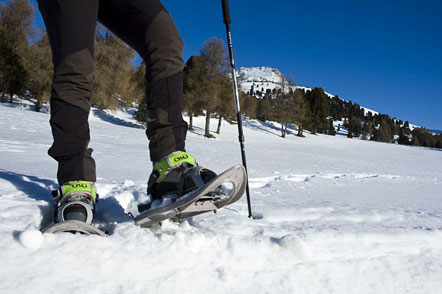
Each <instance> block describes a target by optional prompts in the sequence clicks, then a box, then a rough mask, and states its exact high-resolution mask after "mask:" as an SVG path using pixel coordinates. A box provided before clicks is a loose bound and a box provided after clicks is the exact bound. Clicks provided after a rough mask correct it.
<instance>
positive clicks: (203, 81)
mask: <svg viewBox="0 0 442 294" xmlns="http://www.w3.org/2000/svg"><path fill="white" fill-rule="evenodd" d="M183 91H184V95H183V109H184V111H185V112H186V113H187V115H188V116H189V129H190V130H193V117H194V116H198V115H201V114H202V109H203V104H204V101H205V100H206V99H207V97H206V96H207V93H208V92H209V86H208V77H207V74H206V72H205V71H204V68H203V64H202V60H201V57H200V56H191V57H190V58H189V60H187V62H186V66H185V67H184V87H183Z"/></svg>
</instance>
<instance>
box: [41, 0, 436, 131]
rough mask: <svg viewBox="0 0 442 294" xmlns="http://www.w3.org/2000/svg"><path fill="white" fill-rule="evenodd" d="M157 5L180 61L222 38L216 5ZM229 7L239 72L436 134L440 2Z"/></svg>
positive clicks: (172, 0) (320, 0) (215, 0)
mask: <svg viewBox="0 0 442 294" xmlns="http://www.w3.org/2000/svg"><path fill="white" fill-rule="evenodd" d="M162 2H163V4H164V5H165V6H166V8H167V9H168V10H169V12H170V13H171V14H172V16H173V18H174V20H175V22H176V24H177V27H178V30H179V31H180V33H181V36H182V38H183V40H184V42H185V49H184V58H185V59H186V60H187V58H189V57H190V56H191V55H197V54H199V50H200V48H201V45H202V44H203V43H204V41H206V40H207V39H209V38H211V37H218V38H222V39H225V27H224V24H223V20H222V10H221V0H210V1H208V0H192V1H178V0H164V1H162ZM33 3H34V4H35V2H34V1H33ZM230 10H231V17H232V25H231V28H232V37H233V47H234V51H235V61H236V64H237V67H240V66H247V67H250V66H264V65H265V66H271V67H275V68H278V69H279V70H280V71H281V72H282V73H284V74H285V75H286V76H287V77H288V76H289V75H292V76H293V79H294V81H295V83H296V84H298V85H303V86H309V87H322V88H323V89H324V90H326V91H327V92H329V93H332V94H335V95H338V96H339V97H341V98H343V99H346V100H351V101H353V102H356V103H358V104H360V105H363V106H366V107H368V108H371V109H373V110H376V111H379V112H382V113H386V114H389V115H390V116H392V117H397V118H399V119H403V120H409V121H410V122H411V123H415V124H418V125H422V126H425V127H427V128H431V129H442V114H441V112H442V37H441V36H442V17H441V15H442V1H440V0H421V1H418V0H408V1H407V0H403V1H401V0H384V1H378V0H372V1H347V0H334V1H326V0H310V1H296V0H293V1H261V0H255V1H249V0H230ZM37 23H41V20H39V17H37Z"/></svg>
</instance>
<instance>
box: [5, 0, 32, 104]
mask: <svg viewBox="0 0 442 294" xmlns="http://www.w3.org/2000/svg"><path fill="white" fill-rule="evenodd" d="M33 17H34V8H33V6H32V4H31V3H29V1H27V0H11V1H8V2H2V3H1V7H0V60H1V61H0V88H1V89H2V92H3V95H2V96H3V97H4V94H5V93H7V94H9V96H10V102H12V98H13V96H14V94H23V92H24V90H25V86H26V83H27V79H28V76H29V75H28V67H29V66H30V64H27V63H26V56H27V54H28V38H29V37H30V36H31V35H32V32H33V31H32V23H33Z"/></svg>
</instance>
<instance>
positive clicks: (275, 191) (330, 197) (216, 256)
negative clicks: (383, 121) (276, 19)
mask: <svg viewBox="0 0 442 294" xmlns="http://www.w3.org/2000/svg"><path fill="white" fill-rule="evenodd" d="M10 106H11V105H10ZM0 117H1V120H0V152H1V156H0V260H1V264H2V266H1V267H0V293H60V292H62V293H171V292H177V291H179V292H180V293H207V292H210V293H426V294H428V293H440V291H441V290H440V289H441V288H442V199H441V198H442V152H441V151H439V150H433V149H428V148H418V147H410V146H401V145H394V144H385V143H377V142H369V141H361V140H356V139H347V138H344V137H343V136H336V137H332V136H323V135H319V136H313V135H310V134H306V138H298V137H296V136H294V135H293V134H296V130H293V129H292V130H290V133H289V136H288V137H287V138H285V139H283V138H281V137H279V136H278V134H279V129H278V125H277V124H273V123H263V122H259V121H254V120H245V122H244V131H245V137H246V142H245V145H246V152H247V159H248V165H249V177H250V190H251V200H252V210H253V214H254V216H255V218H256V219H249V218H248V217H247V204H246V199H245V197H243V199H241V200H240V201H238V202H237V203H235V204H233V205H231V206H229V207H227V208H224V209H221V210H220V211H218V213H217V214H213V213H208V214H204V215H200V216H196V217H193V218H191V219H189V220H187V221H184V222H182V223H173V222H166V223H164V224H163V225H162V226H161V227H160V226H156V227H154V228H151V229H142V228H139V227H137V226H135V225H134V224H133V221H132V219H131V217H130V216H129V215H128V214H127V213H128V212H131V213H133V214H136V213H137V212H136V207H137V204H139V203H141V202H142V201H144V200H145V199H146V197H147V195H146V193H145V190H146V181H147V177H148V176H149V173H150V170H151V164H150V162H149V152H148V142H147V140H146V138H145V134H144V130H143V129H142V128H141V127H139V126H138V125H137V124H136V122H135V121H134V120H133V119H131V116H130V114H128V113H127V112H102V111H99V110H93V111H92V113H91V117H90V126H91V134H92V141H91V147H92V148H94V150H95V151H94V157H95V159H96V161H97V171H98V182H97V187H98V192H99V194H100V197H101V200H100V202H99V203H98V206H97V213H96V220H97V223H99V224H101V225H103V226H105V227H106V229H107V230H108V231H109V232H110V236H108V237H98V236H84V235H73V234H69V233H67V234H59V235H50V234H48V235H41V234H40V233H39V231H38V229H39V228H40V226H42V225H44V224H46V223H48V222H49V218H50V214H51V211H52V208H51V197H50V190H51V189H53V188H55V187H56V186H57V185H56V179H55V174H56V163H55V162H54V161H53V160H52V159H51V158H49V157H48V155H47V149H48V148H49V146H50V144H51V132H50V128H49V123H48V121H49V116H48V114H43V113H35V112H32V111H29V110H23V109H17V108H13V107H7V106H4V105H1V106H0ZM204 122H205V121H204V118H202V117H201V118H194V123H195V131H193V132H189V133H188V139H187V148H188V151H189V152H190V153H192V154H194V155H195V156H196V158H197V161H198V162H199V163H200V164H201V165H203V166H206V167H208V168H212V169H213V170H214V171H216V172H221V171H223V170H225V169H227V168H228V167H230V166H232V165H235V164H237V163H239V162H241V158H240V149H239V144H238V142H237V141H238V137H237V127H236V126H235V125H229V124H227V123H225V122H224V123H223V126H222V129H221V134H220V135H217V138H216V139H206V138H204V137H203V136H202V134H203V126H204ZM212 126H213V128H215V127H216V123H215V122H213V123H212Z"/></svg>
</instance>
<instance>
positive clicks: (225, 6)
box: [221, 0, 231, 24]
mask: <svg viewBox="0 0 442 294" xmlns="http://www.w3.org/2000/svg"><path fill="white" fill-rule="evenodd" d="M221 2H222V5H223V18H224V24H228V23H230V22H231V21H230V9H229V0H221Z"/></svg>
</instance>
